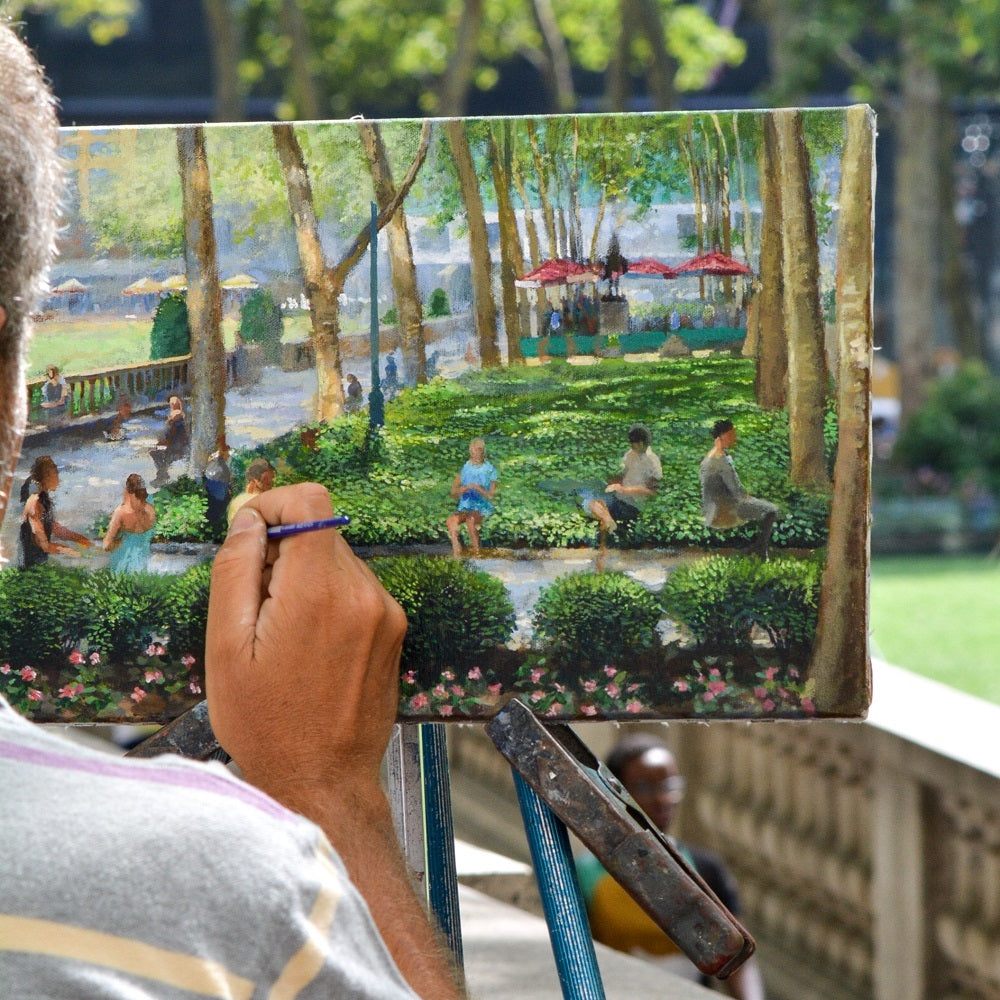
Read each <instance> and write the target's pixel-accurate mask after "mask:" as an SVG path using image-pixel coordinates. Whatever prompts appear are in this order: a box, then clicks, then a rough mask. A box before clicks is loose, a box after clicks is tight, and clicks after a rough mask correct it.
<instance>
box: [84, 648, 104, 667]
mask: <svg viewBox="0 0 1000 1000" xmlns="http://www.w3.org/2000/svg"><path fill="white" fill-rule="evenodd" d="M87 659H88V660H90V664H91V666H93V667H96V666H97V664H98V663H100V662H101V654H100V653H98V652H96V651H95V652H93V653H91V654H90V656H88V657H87Z"/></svg>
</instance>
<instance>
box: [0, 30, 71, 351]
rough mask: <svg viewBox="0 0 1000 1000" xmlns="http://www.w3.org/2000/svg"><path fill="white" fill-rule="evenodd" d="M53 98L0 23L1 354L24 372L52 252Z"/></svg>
mask: <svg viewBox="0 0 1000 1000" xmlns="http://www.w3.org/2000/svg"><path fill="white" fill-rule="evenodd" d="M58 128H59V123H58V120H57V118H56V112H55V102H54V101H53V99H52V95H51V93H50V92H49V88H48V86H47V85H46V82H45V78H44V76H43V74H42V70H41V67H40V66H39V65H38V63H36V62H35V60H34V58H33V57H32V55H31V53H30V52H29V51H28V49H27V47H26V46H25V45H24V43H23V42H21V40H20V39H19V38H18V37H17V36H16V35H15V34H14V32H13V30H12V29H11V28H10V27H9V26H8V25H7V24H5V23H2V22H0V305H2V306H3V307H4V309H5V310H6V311H7V326H6V328H5V329H4V331H3V333H2V335H0V359H2V361H3V363H4V365H5V366H6V365H9V364H10V363H11V362H13V363H14V364H15V365H16V366H17V370H18V371H20V365H21V356H22V350H23V347H24V343H25V341H26V339H27V337H26V334H27V333H28V331H29V324H30V317H31V311H32V309H34V308H35V306H36V304H37V302H38V299H39V297H40V296H41V294H42V292H43V291H44V290H45V282H46V275H47V271H48V266H49V264H50V263H51V261H52V258H53V256H54V254H55V237H56V224H57V218H58V208H59V199H60V193H61V191H62V177H61V173H62V172H61V170H60V161H59V155H58V146H59V133H58Z"/></svg>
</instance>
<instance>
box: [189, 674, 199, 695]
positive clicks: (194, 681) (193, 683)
mask: <svg viewBox="0 0 1000 1000" xmlns="http://www.w3.org/2000/svg"><path fill="white" fill-rule="evenodd" d="M188 691H190V692H191V694H201V681H200V680H199V679H198V678H197V677H192V678H191V680H189V681H188Z"/></svg>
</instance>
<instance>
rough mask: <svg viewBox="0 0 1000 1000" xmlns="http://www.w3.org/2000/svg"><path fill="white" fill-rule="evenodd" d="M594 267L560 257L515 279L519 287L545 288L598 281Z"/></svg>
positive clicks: (545, 262)
mask: <svg viewBox="0 0 1000 1000" xmlns="http://www.w3.org/2000/svg"><path fill="white" fill-rule="evenodd" d="M596 280H597V275H596V273H595V272H594V269H593V268H589V267H587V265H585V264H577V263H576V261H573V260H566V259H563V258H558V259H555V260H547V261H544V262H543V263H541V264H539V265H538V267H536V268H534V269H533V270H531V271H528V272H527V273H526V274H522V275H521V276H520V277H519V278H517V279H516V280H515V281H514V284H515V285H517V287H518V288H544V287H545V286H547V285H567V284H572V283H574V282H579V281H596Z"/></svg>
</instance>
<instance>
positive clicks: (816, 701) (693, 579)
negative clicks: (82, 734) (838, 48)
mask: <svg viewBox="0 0 1000 1000" xmlns="http://www.w3.org/2000/svg"><path fill="white" fill-rule="evenodd" d="M873 138H874V120H873V115H872V113H871V111H870V109H868V108H866V107H862V106H857V107H851V108H832V109H811V110H794V109H791V110H782V111H774V112H765V111H739V112H713V113H670V114H634V115H620V116H599V115H597V116H587V115H581V116H564V117H542V118H536V119H530V118H504V119H467V120H428V121H416V120H398V121H381V122H370V121H363V120H357V121H350V122H311V123H279V124H273V125H272V124H247V125H219V126H208V125H206V126H198V127H194V126H183V127H178V128H174V127H138V128H115V129H105V130H98V129H86V130H85V129H80V130H77V129H69V130H64V132H63V135H62V148H63V154H64V157H65V161H66V165H67V170H68V175H69V180H70V190H69V194H68V198H67V208H66V216H65V228H64V231H63V234H62V240H61V248H60V256H59V260H58V262H57V265H56V269H55V273H54V275H53V281H52V292H51V295H50V296H49V298H48V300H47V301H46V303H45V306H44V311H43V312H42V313H41V315H40V316H39V317H38V322H37V327H36V337H35V340H34V344H33V348H32V354H31V359H30V367H31V373H30V381H29V385H28V386H27V391H28V393H29V398H30V400H31V414H30V425H29V429H28V434H27V437H26V439H25V447H24V454H23V458H22V461H21V465H20V467H19V470H18V472H19V481H24V482H25V483H26V488H25V492H24V496H23V500H22V503H23V507H22V508H20V509H19V508H18V506H17V504H16V498H15V502H14V503H12V505H11V508H10V511H9V514H8V518H7V523H6V524H5V526H4V536H5V537H4V550H5V551H6V552H8V553H12V552H14V551H15V550H17V548H18V545H19V544H20V546H21V549H22V552H21V558H22V562H24V563H28V564H32V565H29V566H28V568H19V567H18V566H16V565H11V566H8V567H6V568H4V569H3V571H2V572H0V690H2V691H3V693H4V694H5V696H6V697H7V698H8V699H9V700H10V701H12V702H13V703H14V704H15V705H16V706H17V707H19V708H20V709H22V710H23V711H25V712H26V713H28V714H30V715H32V716H33V717H34V718H37V719H39V720H42V721H123V720H124V721H143V722H162V721H166V720H169V719H170V718H173V717H175V716H176V715H178V714H180V713H181V712H182V711H184V710H185V709H186V708H188V707H190V706H191V705H193V704H195V703H196V702H197V701H198V700H200V699H201V698H202V697H203V694H202V690H203V687H204V623H205V615H206V607H207V595H208V587H209V574H210V567H211V559H212V556H213V554H214V552H215V551H216V550H217V547H218V545H219V543H220V541H221V540H222V538H224V536H225V531H226V525H227V514H228V511H229V508H230V505H231V504H234V503H235V504H237V505H238V503H239V502H241V501H242V500H245V499H246V496H247V494H248V492H250V493H252V492H253V490H254V489H266V488H268V486H270V485H271V484H272V483H273V484H274V485H281V484H284V483H294V482H299V481H304V480H316V481H319V482H321V483H323V484H324V485H325V486H326V487H327V488H328V489H329V491H330V494H331V496H332V499H333V504H334V509H335V510H336V512H337V513H338V514H342V515H345V516H347V517H349V518H350V523H349V524H348V525H346V526H345V527H344V528H343V529H342V531H343V535H344V537H345V538H346V539H347V541H348V542H349V543H350V544H351V546H352V547H353V548H354V550H355V551H356V552H357V554H358V555H359V556H360V557H361V558H363V559H366V560H368V561H369V563H370V565H371V567H372V568H373V570H374V571H375V572H376V573H377V575H378V576H379V578H380V579H381V580H382V581H383V583H384V584H385V586H386V587H387V588H388V589H389V591H390V592H391V593H392V594H393V595H394V596H395V597H396V598H397V599H398V600H399V601H400V603H401V604H402V606H403V608H404V610H405V611H406V613H407V616H408V619H409V623H410V624H409V631H408V634H407V639H406V645H405V648H404V653H403V663H402V666H401V679H400V703H399V704H400V717H401V718H402V719H409V720H437V719H456V720H468V719H482V718H486V717H489V716H490V715H492V714H493V713H494V712H495V711H496V710H497V708H498V706H500V705H502V704H503V703H504V702H505V701H506V700H507V699H509V698H510V697H512V696H518V697H520V698H521V699H523V700H524V701H525V702H526V703H527V704H529V705H530V706H531V707H532V708H533V709H534V710H535V711H536V712H538V713H539V714H540V715H542V716H544V717H548V718H563V719H586V718H604V719H608V718H619V719H624V718H627V719H648V718H688V717H703V716H707V717H716V718H743V717H752V718H757V717H767V718H773V717H780V718H808V717H812V716H840V717H858V716H861V715H863V714H864V712H865V710H866V708H867V705H868V701H869V689H870V680H869V676H870V667H869V654H868V644H867V632H868V612H867V582H868V525H869V479H868V474H869V470H868V463H869V437H870V402H869V369H870V358H871V309H872V303H871V294H872V188H873V169H874V167H873ZM373 246H374V248H375V250H374V253H373V252H372V247H373ZM45 456H47V457H48V458H50V459H51V463H50V464H51V465H52V466H53V467H54V468H55V469H56V470H57V473H58V487H56V486H55V483H56V480H55V479H54V478H53V477H52V473H51V469H49V471H48V473H46V471H45V470H46V469H47V468H48V466H47V465H46V463H45V462H44V461H42V462H40V461H39V460H40V459H42V458H44V457H45ZM262 460H263V461H262ZM33 469H34V470H35V476H34V477H32V470H33ZM248 482H250V486H249V490H248V487H247V483H248ZM19 512H20V513H22V517H21V518H20V519H19V517H18V514H19ZM25 515H26V516H27V520H25ZM46 518H47V519H48V520H46ZM25 524H27V525H28V527H27V528H25V527H23V525H25ZM39 525H41V526H42V527H41V528H39ZM32 526H34V529H33V527H32ZM33 530H34V531H36V532H37V531H38V530H42V531H49V532H50V533H51V535H52V538H53V540H55V541H58V542H60V544H61V545H62V546H63V551H60V552H59V553H57V554H51V555H48V556H45V553H42V554H41V555H42V557H39V551H38V546H37V542H36V541H35V540H34V536H33V534H32V531H33ZM86 540H90V541H91V542H92V543H93V544H91V545H89V546H88V545H87V544H86ZM34 563H38V565H34ZM330 613H331V614H336V613H337V609H336V608H333V607H332V608H331V609H330ZM302 697H303V699H307V698H308V697H309V692H308V691H303V692H302Z"/></svg>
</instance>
